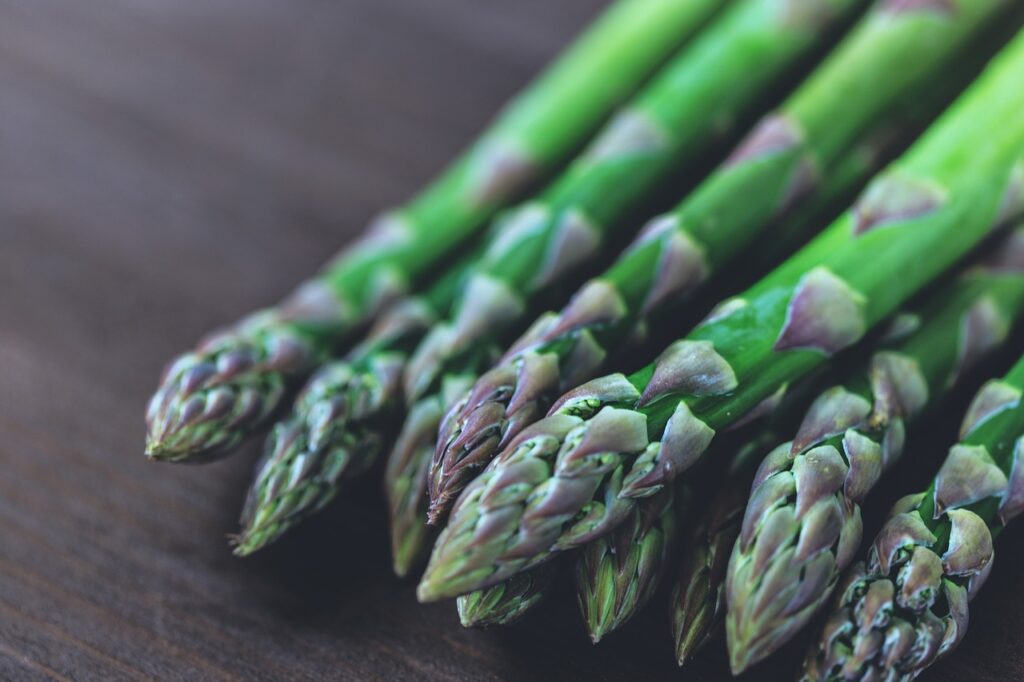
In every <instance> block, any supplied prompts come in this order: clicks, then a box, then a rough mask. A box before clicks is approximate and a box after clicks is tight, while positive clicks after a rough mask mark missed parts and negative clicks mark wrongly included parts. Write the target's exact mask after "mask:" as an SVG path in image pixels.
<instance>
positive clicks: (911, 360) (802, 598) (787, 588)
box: [726, 228, 1024, 674]
mask: <svg viewBox="0 0 1024 682" xmlns="http://www.w3.org/2000/svg"><path fill="white" fill-rule="evenodd" d="M898 319H899V320H900V321H902V322H903V323H905V324H906V323H909V324H913V325H916V326H917V328H916V329H915V330H914V331H912V332H911V333H910V334H909V336H906V337H905V338H902V339H900V340H898V341H895V342H892V343H887V344H885V345H884V347H883V348H882V349H881V350H879V351H878V352H876V353H874V355H873V356H872V357H871V359H870V361H869V362H868V363H867V364H866V365H865V366H864V367H863V368H861V369H859V370H858V371H856V372H854V373H852V374H851V376H850V377H849V378H848V379H847V380H845V381H843V382H842V383H841V384H839V385H837V386H834V387H832V388H830V389H828V390H826V391H824V392H823V393H822V394H821V395H820V396H819V397H818V398H817V399H816V400H815V401H814V402H813V404H812V405H811V407H810V408H809V409H808V411H807V414H806V415H805V417H804V419H803V422H802V424H801V425H800V428H799V430H798V431H797V433H796V437H795V438H794V439H793V440H792V441H790V442H787V443H784V444H783V445H780V446H779V447H778V448H776V449H775V450H773V451H772V452H771V453H770V454H769V455H768V456H767V457H766V458H765V460H764V461H763V462H762V464H761V467H760V469H759V470H758V473H757V476H756V478H755V483H754V486H753V488H752V490H751V491H750V496H749V503H748V504H747V506H746V513H745V516H744V518H743V527H742V534H741V535H740V537H739V539H738V541H737V542H736V544H735V546H734V548H733V549H732V556H731V559H730V561H729V568H728V583H727V599H728V617H727V620H726V623H727V628H726V632H727V634H728V639H729V656H730V663H731V666H732V669H733V672H734V673H737V674H738V673H740V672H742V671H743V670H746V669H747V668H748V667H749V666H751V665H753V664H754V663H757V662H758V661H760V660H762V659H764V658H765V657H767V656H768V655H770V654H771V653H773V652H774V651H776V650H778V649H779V648H780V647H781V646H782V645H783V644H785V643H786V642H788V641H789V640H790V639H791V638H792V637H793V635H795V634H796V633H797V632H798V631H799V630H801V629H802V628H803V627H804V626H805V625H806V624H807V623H808V622H809V621H810V620H811V618H812V617H813V616H814V615H815V614H816V613H817V612H818V611H819V610H820V608H821V607H822V606H823V605H824V604H825V601H826V600H827V598H828V597H829V595H830V594H831V593H832V589H833V587H834V586H835V584H836V581H837V580H838V578H839V574H840V572H841V571H843V570H844V569H845V568H846V567H847V566H848V565H849V562H850V561H851V560H852V558H853V553H854V552H855V551H856V549H857V547H859V546H860V541H861V535H862V524H861V513H860V504H861V502H862V501H863V500H864V498H865V497H866V496H867V494H868V493H869V492H870V491H871V490H872V489H873V488H874V486H875V484H876V483H877V482H878V480H879V479H880V478H881V476H882V475H884V473H885V471H886V470H887V469H888V467H889V466H891V465H892V464H893V462H895V461H896V460H897V459H898V458H899V457H900V455H901V453H902V450H903V447H904V442H905V439H906V438H907V434H908V430H909V429H910V428H911V427H912V426H913V424H914V422H915V420H916V418H917V417H918V416H919V415H921V414H922V413H923V411H924V410H925V409H926V408H928V407H930V406H932V405H934V404H936V403H937V402H939V401H941V399H942V398H943V397H944V396H945V395H947V394H948V393H949V392H951V391H952V390H953V389H955V387H956V385H957V382H958V380H959V379H960V378H961V377H962V376H963V375H964V374H965V373H966V372H967V371H968V370H969V369H970V368H971V367H972V366H973V365H974V364H975V363H976V362H977V361H978V360H980V359H982V358H984V357H985V356H986V355H988V354H991V353H992V352H993V351H995V350H997V349H998V348H999V347H1000V346H1001V345H1002V343H1003V342H1004V341H1005V340H1006V338H1007V335H1008V334H1009V332H1010V329H1011V328H1012V327H1013V326H1014V324H1016V323H1018V322H1019V321H1020V320H1021V319H1024V228H1019V229H1017V230H1015V231H1013V232H1012V233H1011V234H1010V235H1008V236H1007V237H1006V238H1005V240H1003V241H1001V242H1000V243H999V244H997V245H996V246H995V253H993V254H992V255H991V258H990V259H989V260H988V261H985V262H983V263H981V264H979V265H977V266H976V267H973V268H971V269H970V270H969V271H968V272H967V273H966V274H965V275H963V276H962V277H960V278H958V279H957V280H956V281H954V282H952V283H950V284H949V285H948V286H944V287H941V288H940V289H939V290H937V291H936V292H935V293H934V294H931V295H930V296H929V297H928V300H927V301H926V302H925V303H924V305H923V306H922V307H920V308H919V309H917V310H915V311H912V312H910V313H907V314H906V315H905V316H901V317H900V318H898Z"/></svg>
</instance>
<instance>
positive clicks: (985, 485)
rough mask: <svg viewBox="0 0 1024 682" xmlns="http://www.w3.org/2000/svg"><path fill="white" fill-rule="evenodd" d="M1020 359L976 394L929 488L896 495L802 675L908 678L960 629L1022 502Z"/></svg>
mask: <svg viewBox="0 0 1024 682" xmlns="http://www.w3.org/2000/svg"><path fill="white" fill-rule="evenodd" d="M1022 395H1024V358H1022V359H1021V360H1020V361H1019V362H1018V363H1017V365H1016V366H1015V367H1014V368H1013V369H1012V370H1010V372H1009V374H1007V375H1006V376H1005V377H1004V378H1003V379H1002V380H993V381H990V382H989V383H988V384H986V385H985V386H984V387H983V388H982V389H981V391H980V392H979V393H978V394H977V396H976V397H975V399H974V402H973V403H972V404H971V406H970V408H969V409H968V411H967V414H966V416H965V418H964V422H963V425H962V426H961V429H960V443H958V444H957V445H954V446H953V448H952V449H950V451H949V454H948V455H947V456H946V460H945V462H943V464H942V467H941V468H940V469H939V472H938V474H937V475H936V477H935V479H934V480H933V481H932V484H931V486H930V487H929V488H928V490H927V492H924V493H921V494H918V495H910V496H908V497H905V498H903V499H902V500H900V501H899V502H897V503H896V506H895V507H894V508H893V510H892V511H891V513H890V516H889V520H888V521H887V522H886V523H885V525H884V526H883V528H882V530H881V531H879V533H878V535H877V536H876V537H875V540H874V543H873V544H872V546H871V548H870V550H869V552H868V558H867V562H866V563H860V564H858V565H857V566H855V567H854V568H853V570H852V571H851V573H850V575H849V576H848V578H847V580H846V584H845V586H844V587H843V589H842V592H841V596H840V599H839V604H838V606H837V608H836V609H835V611H833V612H832V614H831V616H830V617H829V619H828V621H827V622H826V624H825V626H824V629H823V631H822V633H821V637H820V640H819V645H818V646H817V647H815V648H814V649H813V650H812V652H811V655H810V656H809V657H808V660H807V663H806V666H805V669H804V679H808V680H882V679H886V680H896V679H899V680H909V679H913V678H914V677H917V676H918V675H919V674H920V673H921V672H922V671H923V670H924V669H925V668H927V667H928V666H930V665H931V664H932V663H933V662H934V661H935V660H937V659H938V658H939V657H941V656H945V655H947V654H949V652H950V651H952V650H953V649H954V648H955V647H956V646H957V645H958V644H959V643H960V641H961V640H962V639H963V637H964V635H965V634H966V632H967V621H968V601H969V600H970V599H971V598H972V597H974V595H975V594H977V592H978V590H980V589H981V587H982V585H983V584H984V582H985V579H986V578H987V577H988V575H989V572H990V571H991V570H992V562H993V541H994V539H995V538H996V537H997V536H998V535H999V532H1000V531H1001V530H1002V529H1003V527H1004V526H1005V525H1006V524H1007V523H1009V522H1010V521H1011V520H1012V519H1013V518H1014V517H1016V516H1017V515H1018V514H1019V513H1020V512H1021V510H1022V509H1024V475H1022V463H1024V399H1022Z"/></svg>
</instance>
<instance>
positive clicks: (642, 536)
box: [510, 487, 678, 644]
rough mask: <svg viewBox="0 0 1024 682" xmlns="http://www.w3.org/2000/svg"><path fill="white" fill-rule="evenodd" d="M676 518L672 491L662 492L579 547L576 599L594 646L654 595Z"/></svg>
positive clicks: (623, 623) (668, 489)
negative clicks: (615, 526) (599, 535)
mask: <svg viewBox="0 0 1024 682" xmlns="http://www.w3.org/2000/svg"><path fill="white" fill-rule="evenodd" d="M677 514H678V510H677V509H676V504H675V499H674V494H673V490H672V488H671V487H669V488H666V489H665V490H663V491H662V492H661V493H659V494H657V495H655V496H653V497H651V498H650V499H647V500H644V501H643V502H642V503H641V504H639V505H637V506H636V508H635V509H633V511H632V513H631V514H630V515H629V517H628V518H627V519H626V520H625V521H624V522H623V523H622V524H620V525H619V527H618V528H616V529H615V530H614V531H612V532H611V533H609V534H608V535H606V536H604V537H601V538H597V539H596V540H594V541H593V542H591V543H589V544H588V545H586V546H585V547H584V548H583V551H582V552H581V553H580V557H579V559H578V560H577V561H576V600H577V601H578V602H579V606H580V614H581V615H582V616H583V623H584V625H585V626H586V628H587V635H589V636H590V640H591V641H592V642H593V643H594V644H597V643H598V642H600V641H601V640H602V639H603V638H604V637H605V635H608V634H609V633H611V632H613V631H615V630H617V629H619V628H620V627H622V626H623V625H625V624H626V623H627V622H628V621H629V620H630V619H631V618H632V617H633V615H634V614H636V613H637V612H638V611H639V610H640V609H642V608H643V607H644V606H645V605H646V604H647V602H648V601H650V599H651V597H652V596H654V592H655V591H656V590H657V589H658V585H659V583H660V582H661V576H662V575H663V574H664V572H665V567H666V565H667V564H668V561H669V557H670V555H671V553H672V548H673V546H674V545H675V534H676V517H677ZM542 565H543V564H542ZM510 580H515V577H514V576H513V577H512V578H511V579H510Z"/></svg>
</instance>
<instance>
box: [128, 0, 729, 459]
mask: <svg viewBox="0 0 1024 682" xmlns="http://www.w3.org/2000/svg"><path fill="white" fill-rule="evenodd" d="M727 2H728V0H694V1H686V2H682V1H679V0H620V2H618V3H616V4H615V5H614V6H613V7H612V8H611V9H610V10H609V11H608V12H606V13H605V15H604V16H603V17H602V18H601V19H600V20H599V21H598V22H596V23H595V24H594V25H593V26H592V27H591V28H590V29H589V30H588V31H587V32H586V33H585V34H584V35H583V36H581V37H580V38H579V40H577V41H576V43H574V44H573V46H572V47H571V48H570V49H569V50H568V51H567V52H566V53H565V54H564V55H563V56H562V57H561V58H560V59H559V60H558V61H557V62H555V64H553V65H552V66H551V67H550V68H549V69H548V70H547V71H546V72H545V73H544V74H543V75H542V76H540V77H539V78H538V79H537V80H536V81H535V82H534V83H533V84H532V85H531V86H530V87H529V88H528V89H527V90H525V91H524V92H523V93H521V94H520V95H519V96H518V97H517V98H515V99H514V100H513V101H512V102H511V103H510V104H509V105H508V106H507V107H506V108H505V110H504V111H503V112H502V113H501V115H500V116H499V117H498V118H497V120H496V121H495V122H494V123H493V124H492V125H491V126H490V128H489V129H488V130H486V131H485V132H484V133H483V134H482V135H481V137H480V138H479V140H478V141H477V142H476V143H475V144H474V145H473V146H472V147H471V148H470V149H469V150H467V151H466V152H465V154H463V155H462V156H461V157H460V158H459V159H457V160H456V161H455V162H454V164H453V165H452V166H451V167H450V168H449V169H448V170H446V171H445V172H444V174H442V175H441V176H440V177H439V178H437V179H436V180H435V181H434V182H433V183H432V184H430V185H429V186H428V187H427V188H426V189H424V190H423V191H422V192H421V193H420V194H419V195H417V196H416V197H415V198H413V200H412V201H410V202H409V203H408V204H406V205H405V206H403V207H401V208H399V209H396V210H394V211H391V212H388V213H386V214H385V215H383V216H382V217H381V218H379V219H378V220H376V221H375V222H374V223H373V224H372V225H371V226H370V228H369V229H368V231H367V233H366V235H365V237H363V238H362V239H361V240H359V241H358V242H356V243H355V244H354V245H352V246H350V247H348V248H346V249H344V250H343V251H341V253H340V254H339V255H338V256H337V257H335V259H334V260H333V261H332V262H331V263H329V264H328V265H327V267H326V268H324V270H323V271H322V272H321V273H320V274H319V275H317V276H316V277H314V278H313V279H311V280H309V281H307V282H305V283H303V284H302V285H301V286H299V287H298V288H297V289H296V291H295V292H294V293H293V294H292V295H291V296H289V297H288V298H287V299H286V300H285V301H284V302H282V303H281V304H279V305H277V306H275V307H271V308H268V309H265V310H262V311H260V312H257V313H255V314H252V315H250V316H248V317H246V318H244V319H243V320H241V321H239V322H237V323H235V324H233V325H231V326H230V327H227V328H226V329H223V330H220V331H218V332H215V333H214V334H212V335H211V336H209V337H207V338H206V339H204V340H203V341H201V342H200V344H199V345H198V346H197V347H196V348H195V349H194V350H193V351H191V352H189V353H186V354H184V355H182V356H180V357H178V358H177V359H176V360H174V361H173V362H172V363H171V364H170V365H169V366H168V367H167V369H166V370H165V372H164V374H163V377H162V379H161V383H160V387H159V388H158V390H157V392H156V394H155V395H154V396H153V398H152V399H151V400H150V403H149V406H148V409H147V412H146V424H147V430H148V431H147V443H146V454H147V455H148V456H149V457H151V458H153V459H158V460H161V461H190V462H191V461H202V460H205V459H209V458H212V457H214V456H217V455H222V454H224V453H225V452H227V451H228V450H230V449H231V448H232V447H234V446H235V445H237V444H238V443H239V442H240V441H241V440H242V439H243V438H244V437H245V436H246V435H248V434H249V433H251V432H252V431H253V430H254V429H255V428H257V427H259V426H260V425H262V424H263V423H264V422H265V421H266V420H267V418H268V417H269V416H270V415H272V414H273V413H274V411H275V410H276V408H277V407H278V406H279V405H280V403H281V401H282V400H283V399H284V397H285V395H286V394H287V392H288V391H287V389H288V388H289V387H290V386H291V385H293V384H294V383H295V382H296V381H297V380H300V379H301V378H303V377H304V376H306V375H308V374H309V373H310V372H311V371H312V370H313V369H314V368H315V367H316V366H317V365H318V364H320V363H321V362H322V361H323V360H325V359H326V358H327V356H328V355H329V354H330V352H332V351H333V350H334V349H335V347H336V346H337V344H338V343H340V342H342V341H344V340H345V339H346V338H347V337H348V336H350V335H351V333H352V332H353V331H355V330H358V329H359V328H360V327H361V326H362V325H363V324H364V323H366V322H367V321H369V320H371V319H372V318H373V317H374V316H375V315H376V314H377V313H378V312H379V311H380V310H381V309H382V308H383V307H384V306H385V305H386V303H387V302H388V301H391V300H394V298H395V297H396V295H398V294H400V293H402V292H406V291H408V290H409V289H410V288H411V287H416V286H418V285H419V284H420V283H421V282H422V281H423V279H424V278H425V277H427V276H429V274H430V272H431V271H434V270H436V269H437V268H438V267H439V266H443V265H444V262H445V260H446V259H447V258H449V257H450V255H451V254H452V253H453V252H454V250H455V249H456V248H457V247H458V246H459V245H460V244H462V243H463V242H465V241H466V240H467V239H468V238H469V237H470V236H471V235H472V234H473V233H474V232H477V231H478V230H479V229H480V228H481V227H482V226H483V225H484V224H485V223H486V222H487V220H488V219H489V218H490V217H491V216H492V215H493V214H494V213H495V211H496V210H498V209H499V208H501V207H503V206H506V205H508V204H509V203H510V202H511V201H512V200H514V199H516V198H517V197H519V196H520V195H522V194H523V192H524V190H526V189H527V188H529V187H532V186H534V185H536V184H537V183H538V182H539V181H540V180H542V179H544V178H545V177H546V176H548V175H550V173H551V172H552V171H553V170H555V169H556V168H558V167H559V166H561V165H562V164H564V163H565V162H566V161H567V160H568V159H569V158H570V157H571V156H572V155H573V154H574V153H575V152H576V151H577V150H578V149H579V147H580V146H581V145H582V144H583V143H584V142H585V141H586V140H587V139H588V138H589V137H590V135H591V134H592V133H593V132H594V131H595V130H596V129H597V127H598V126H599V125H600V124H601V123H603V122H604V120H605V118H606V117H607V116H608V114H609V113H610V112H611V111H612V110H613V109H614V108H615V107H616V106H617V105H618V104H619V103H620V102H621V101H622V100H623V99H624V98H625V97H626V96H627V95H628V94H630V93H631V92H632V91H634V90H635V89H636V88H637V87H638V86H640V85H641V84H642V83H643V82H644V81H645V80H646V79H647V78H648V76H650V74H651V73H653V72H654V71H655V70H656V69H657V68H658V67H660V66H661V64H662V63H663V61H664V60H665V59H666V58H667V57H668V56H670V55H671V54H672V53H673V52H674V51H675V50H676V49H678V47H679V46H680V45H682V44H683V43H684V42H685V41H686V40H687V39H688V38H689V37H690V36H691V35H692V34H693V33H694V32H696V31H697V29H698V28H699V27H700V26H701V25H703V23H704V22H705V21H706V20H707V19H708V18H709V17H711V16H712V15H713V14H714V13H715V12H716V11H717V10H718V9H719V8H721V7H722V6H723V5H725V4H727Z"/></svg>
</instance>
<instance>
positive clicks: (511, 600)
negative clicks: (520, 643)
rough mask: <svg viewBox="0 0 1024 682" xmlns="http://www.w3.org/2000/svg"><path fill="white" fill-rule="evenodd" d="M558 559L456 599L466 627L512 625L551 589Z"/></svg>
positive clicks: (542, 599)
mask: <svg viewBox="0 0 1024 682" xmlns="http://www.w3.org/2000/svg"><path fill="white" fill-rule="evenodd" d="M557 568H558V562H557V561H550V562H548V563H546V564H544V565H543V566H538V567H537V568H535V569H533V570H532V571H525V572H523V573H520V574H518V575H515V576H512V577H511V578H509V579H508V580H506V581H504V582H501V583H498V584H497V585H493V586H491V587H488V588H486V589H483V590H477V591H476V592H470V593H469V594H464V595H462V596H461V597H459V598H458V599H456V600H455V603H456V606H457V607H458V609H459V621H460V622H461V623H462V626H463V627H467V628H484V627H492V626H495V625H512V624H513V623H516V622H518V621H520V620H521V619H522V618H523V617H524V616H526V614H527V613H529V612H530V611H532V610H533V609H535V608H536V607H537V606H539V605H540V604H541V603H542V602H543V601H544V600H545V599H546V598H547V596H548V594H549V593H550V591H551V586H552V584H553V583H554V580H555V577H556V575H557V573H558V571H557Z"/></svg>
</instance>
